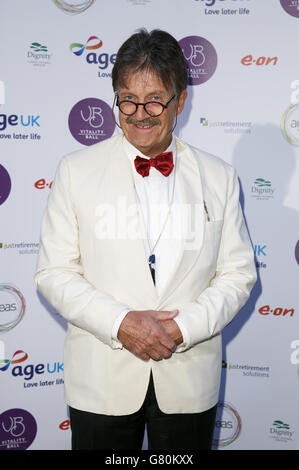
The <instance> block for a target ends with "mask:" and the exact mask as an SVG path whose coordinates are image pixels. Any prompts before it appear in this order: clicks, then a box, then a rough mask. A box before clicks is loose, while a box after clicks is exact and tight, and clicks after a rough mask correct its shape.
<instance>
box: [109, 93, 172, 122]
mask: <svg viewBox="0 0 299 470" xmlns="http://www.w3.org/2000/svg"><path fill="white" fill-rule="evenodd" d="M115 98H116V106H117V107H118V109H119V110H120V112H121V113H122V114H124V115H125V116H134V114H135V113H137V110H138V107H139V106H143V109H144V111H145V112H146V114H148V115H149V116H151V117H158V116H161V114H162V113H163V111H164V110H165V109H167V108H168V106H169V105H170V103H171V102H172V100H173V99H174V98H176V95H173V97H172V98H170V100H169V101H168V102H167V103H166V104H163V103H160V102H159V101H147V102H146V103H135V102H134V101H130V100H122V101H119V96H118V95H117V94H116V95H115ZM125 102H127V103H130V104H134V105H135V106H136V109H135V111H134V113H130V114H127V113H124V112H123V111H122V110H121V109H120V105H121V104H122V103H125ZM152 103H156V104H160V105H161V106H162V108H163V109H162V111H161V113H159V114H150V113H149V112H148V111H147V110H146V109H145V106H146V105H147V104H152Z"/></svg>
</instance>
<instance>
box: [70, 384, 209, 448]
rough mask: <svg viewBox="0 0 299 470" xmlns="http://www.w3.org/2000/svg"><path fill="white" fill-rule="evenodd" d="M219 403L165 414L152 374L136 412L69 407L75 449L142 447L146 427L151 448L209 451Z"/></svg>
mask: <svg viewBox="0 0 299 470" xmlns="http://www.w3.org/2000/svg"><path fill="white" fill-rule="evenodd" d="M216 411H217V405H216V406H214V407H213V408H211V409H210V410H208V411H204V412H203V413H190V414H165V413H163V412H162V411H161V410H160V409H159V407H158V404H157V400H156V394H155V389H154V384H153V379H152V376H151V378H150V383H149V387H148V391H147V394H146V398H145V401H144V403H143V405H142V407H141V408H140V410H138V411H137V412H136V413H133V414H130V415H125V416H107V415H101V414H95V413H89V412H86V411H79V410H76V409H74V408H70V422H71V430H72V450H141V448H142V443H143V439H144V431H145V425H146V426H147V437H148V449H149V450H174V449H180V450H183V449H185V450H187V449H189V450H196V449H197V450H210V449H211V446H212V438H213V431H214V424H215V419H216Z"/></svg>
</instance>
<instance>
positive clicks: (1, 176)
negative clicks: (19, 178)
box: [0, 165, 11, 205]
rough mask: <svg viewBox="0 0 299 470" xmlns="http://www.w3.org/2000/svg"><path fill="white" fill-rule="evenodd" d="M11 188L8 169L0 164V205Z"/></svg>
mask: <svg viewBox="0 0 299 470" xmlns="http://www.w3.org/2000/svg"><path fill="white" fill-rule="evenodd" d="M10 190H11V179H10V176H9V174H8V171H7V170H6V169H5V168H4V166H2V165H0V205H1V204H3V202H5V201H6V199H7V198H8V196H9V193H10Z"/></svg>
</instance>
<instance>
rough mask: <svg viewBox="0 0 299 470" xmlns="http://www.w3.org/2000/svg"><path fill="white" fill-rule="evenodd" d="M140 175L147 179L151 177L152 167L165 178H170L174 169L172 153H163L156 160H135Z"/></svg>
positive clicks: (140, 158)
mask: <svg viewBox="0 0 299 470" xmlns="http://www.w3.org/2000/svg"><path fill="white" fill-rule="evenodd" d="M134 164H135V168H136V170H137V171H138V173H139V174H140V175H141V176H143V177H145V176H148V175H149V171H150V167H151V166H154V167H155V168H156V169H157V170H159V171H160V173H162V175H164V176H168V175H169V174H170V173H171V171H172V169H173V158H172V152H167V153H161V155H158V156H157V157H155V158H149V159H147V158H142V157H139V156H137V157H136V158H135V160H134Z"/></svg>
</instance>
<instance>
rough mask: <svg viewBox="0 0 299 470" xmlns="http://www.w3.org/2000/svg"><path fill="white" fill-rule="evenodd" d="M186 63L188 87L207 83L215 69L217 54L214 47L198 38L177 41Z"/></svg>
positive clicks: (205, 40) (189, 37) (188, 37)
mask: <svg viewBox="0 0 299 470" xmlns="http://www.w3.org/2000/svg"><path fill="white" fill-rule="evenodd" d="M179 44H180V46H181V48H182V51H183V53H184V56H185V59H186V61H187V69H188V77H189V85H201V84H202V83H205V82H207V81H208V80H209V79H210V78H211V77H212V75H213V74H214V72H215V70H216V67H217V53H216V50H215V48H214V46H213V45H212V44H211V43H210V42H209V41H208V40H207V39H204V38H201V37H200V36H187V37H185V38H183V39H181V40H180V41H179Z"/></svg>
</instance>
